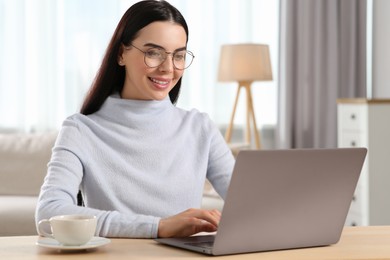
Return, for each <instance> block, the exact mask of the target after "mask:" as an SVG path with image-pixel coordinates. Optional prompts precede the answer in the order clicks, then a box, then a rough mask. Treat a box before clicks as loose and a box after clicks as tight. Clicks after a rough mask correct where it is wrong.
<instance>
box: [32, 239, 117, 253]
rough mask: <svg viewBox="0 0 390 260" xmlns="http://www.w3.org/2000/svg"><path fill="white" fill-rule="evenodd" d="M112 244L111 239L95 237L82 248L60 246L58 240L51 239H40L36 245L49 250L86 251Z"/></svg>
mask: <svg viewBox="0 0 390 260" xmlns="http://www.w3.org/2000/svg"><path fill="white" fill-rule="evenodd" d="M109 243H111V240H110V239H107V238H104V237H93V238H92V239H91V241H89V242H88V243H86V244H85V245H81V246H65V245H62V244H60V243H59V242H58V241H57V240H55V239H54V238H50V237H39V238H38V241H37V242H36V244H37V245H38V246H42V247H47V248H54V249H60V250H84V249H90V248H96V247H99V246H104V245H107V244H109Z"/></svg>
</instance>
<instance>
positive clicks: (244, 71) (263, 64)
mask: <svg viewBox="0 0 390 260" xmlns="http://www.w3.org/2000/svg"><path fill="white" fill-rule="evenodd" d="M218 80H219V81H223V82H226V81H237V82H238V88H237V95H236V99H235V102H234V107H233V112H232V116H231V119H230V123H229V126H228V128H227V130H226V133H225V139H226V142H227V143H230V142H231V137H232V131H233V124H234V117H235V114H236V109H237V103H238V99H239V96H240V91H241V89H245V91H246V113H247V114H246V137H245V139H246V142H247V143H249V144H250V143H251V139H252V136H251V130H250V129H251V127H250V125H251V123H252V125H253V128H254V136H255V143H256V148H257V149H260V148H261V145H260V135H259V131H258V129H257V125H256V118H255V110H254V109H253V98H252V92H251V84H252V82H253V81H266V80H272V69H271V61H270V55H269V47H268V45H264V44H230V45H223V46H222V47H221V55H220V61H219V72H218Z"/></svg>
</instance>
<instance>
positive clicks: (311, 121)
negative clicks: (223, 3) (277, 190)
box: [277, 0, 366, 148]
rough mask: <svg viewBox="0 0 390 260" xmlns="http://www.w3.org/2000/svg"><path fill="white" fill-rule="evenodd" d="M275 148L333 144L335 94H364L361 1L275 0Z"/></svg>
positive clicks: (362, 0)
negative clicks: (277, 35)
mask: <svg viewBox="0 0 390 260" xmlns="http://www.w3.org/2000/svg"><path fill="white" fill-rule="evenodd" d="M280 25H281V31H280V32H281V37H280V43H281V44H280V61H279V65H280V68H279V73H280V74H279V75H280V79H279V82H280V85H279V90H280V92H279V121H278V131H277V136H278V138H277V140H278V141H279V144H278V146H279V148H312V147H314V148H326V147H336V146H337V128H336V127H337V126H336V123H337V114H336V110H337V103H336V101H337V98H352V97H365V96H366V1H365V0H327V1H322V0H281V23H280Z"/></svg>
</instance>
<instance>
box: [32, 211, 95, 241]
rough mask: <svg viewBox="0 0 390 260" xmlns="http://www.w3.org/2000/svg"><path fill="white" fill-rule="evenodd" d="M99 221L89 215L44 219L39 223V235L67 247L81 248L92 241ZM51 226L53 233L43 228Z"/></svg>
mask: <svg viewBox="0 0 390 260" xmlns="http://www.w3.org/2000/svg"><path fill="white" fill-rule="evenodd" d="M96 223H97V219H96V217H95V216H87V215H62V216H55V217H52V218H50V219H42V220H41V221H39V223H38V233H39V234H40V235H43V236H46V237H52V238H54V239H55V240H57V241H58V242H60V243H61V244H62V245H65V246H80V245H84V244H86V243H88V241H90V240H91V239H92V237H93V236H94V234H95V230H96ZM45 224H46V225H47V224H49V225H50V229H51V233H48V232H46V231H45V230H44V228H43V226H44V225H45Z"/></svg>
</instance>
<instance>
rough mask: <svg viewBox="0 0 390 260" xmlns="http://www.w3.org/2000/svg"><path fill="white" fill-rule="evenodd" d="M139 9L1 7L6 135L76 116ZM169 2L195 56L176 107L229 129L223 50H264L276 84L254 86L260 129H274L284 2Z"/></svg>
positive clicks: (121, 3) (89, 0) (18, 2)
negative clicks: (123, 23)
mask: <svg viewBox="0 0 390 260" xmlns="http://www.w3.org/2000/svg"><path fill="white" fill-rule="evenodd" d="M135 2H137V0H103V1H98V2H96V1H94V0H83V1H76V0H69V1H46V0H35V1H29V0H15V1H8V0H0V39H1V41H0V57H1V59H0V113H1V115H2V116H1V121H0V129H3V128H12V129H18V130H24V131H33V130H35V131H40V130H46V129H58V128H59V127H60V125H61V123H62V121H63V120H64V119H65V118H66V117H67V116H69V115H71V114H73V113H75V112H77V111H78V110H79V109H80V105H81V103H82V100H83V98H84V97H85V94H86V92H87V90H88V88H89V87H90V84H91V82H92V80H93V78H94V76H95V74H96V71H97V70H98V66H99V64H100V62H101V58H102V54H103V53H104V50H105V48H106V44H107V42H108V40H109V38H110V37H111V35H112V31H113V29H114V28H115V26H116V22H117V21H118V20H119V19H120V17H121V15H122V14H123V13H124V11H125V10H126V9H127V8H128V7H129V6H130V5H132V4H134V3H135ZM169 2H170V3H171V4H173V5H175V6H176V7H178V8H179V9H180V10H181V11H182V13H183V15H184V16H185V17H186V18H187V23H188V24H189V27H190V28H191V41H190V42H189V43H188V50H190V51H192V52H193V53H194V54H195V56H196V58H195V59H194V62H193V63H192V64H191V67H190V68H189V69H188V70H187V71H186V72H185V76H184V77H183V86H185V88H184V89H183V90H182V91H181V95H180V100H178V103H177V105H178V106H180V107H183V108H186V109H191V108H193V107H196V108H198V109H199V110H201V111H205V112H207V113H208V114H209V115H210V117H211V118H212V119H213V120H214V121H216V122H217V123H218V124H227V122H229V119H230V118H229V117H230V111H229V112H227V111H226V110H227V109H228V110H229V109H231V107H232V104H233V102H234V97H235V94H236V93H235V90H236V86H235V85H234V83H232V84H231V85H229V84H222V83H218V82H217V80H216V75H217V66H218V60H219V52H220V46H221V45H222V44H226V43H241V42H258V43H266V44H269V45H270V51H271V60H272V66H273V72H274V74H275V75H274V76H275V77H274V79H275V80H274V81H273V82H269V83H259V85H260V86H254V87H253V91H254V102H255V110H258V111H256V114H257V115H261V116H259V117H258V118H257V122H258V124H259V125H264V124H275V123H276V112H277V111H276V93H277V90H276V85H277V61H278V56H277V46H278V2H279V1H269V0H247V1H239V0H213V1H209V0H197V1H188V0H172V1H169ZM91 6H93V8H90V7H91ZM205 6H207V8H204V7H205ZM137 47H142V46H137ZM145 49H146V48H145ZM145 49H143V50H145ZM167 51H170V50H167ZM168 56H169V55H168ZM256 84H257V83H255V84H254V85H256ZM239 109H240V108H239ZM264 111H267V113H264ZM239 114H240V113H239ZM237 121H241V122H244V119H243V118H239V117H238V118H237Z"/></svg>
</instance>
